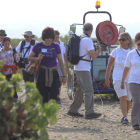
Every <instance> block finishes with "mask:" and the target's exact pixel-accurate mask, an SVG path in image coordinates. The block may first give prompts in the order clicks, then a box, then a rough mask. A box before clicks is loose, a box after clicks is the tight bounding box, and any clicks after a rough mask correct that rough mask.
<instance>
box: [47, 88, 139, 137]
mask: <svg viewBox="0 0 140 140" xmlns="http://www.w3.org/2000/svg"><path fill="white" fill-rule="evenodd" d="M94 101H95V104H94V107H95V112H99V113H102V116H101V117H100V118H98V119H91V120H87V119H85V118H84V117H83V118H76V117H71V116H68V115H67V112H68V109H69V106H70V105H71V103H72V100H69V98H68V96H67V87H66V86H62V90H61V102H62V103H61V104H60V105H59V108H60V109H59V112H58V114H57V119H58V120H57V123H56V124H55V125H53V126H48V127H47V131H48V133H49V136H50V140H61V139H63V140H140V131H139V130H133V128H132V126H131V109H130V111H129V115H128V119H129V125H122V124H121V123H120V121H121V118H122V113H121V109H120V105H119V101H118V100H116V99H113V98H110V96H109V97H104V98H102V101H103V103H102V102H101V98H100V96H99V95H94ZM79 112H80V113H83V114H84V104H83V105H82V106H81V108H80V110H79Z"/></svg>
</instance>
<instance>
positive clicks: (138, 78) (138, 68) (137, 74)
mask: <svg viewBox="0 0 140 140" xmlns="http://www.w3.org/2000/svg"><path fill="white" fill-rule="evenodd" d="M139 54H140V51H139ZM125 67H129V68H131V70H130V72H129V80H128V83H138V84H140V56H139V55H138V54H137V52H136V49H134V50H132V51H131V52H129V53H128V55H127V58H126V62H125Z"/></svg>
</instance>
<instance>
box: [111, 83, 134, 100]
mask: <svg viewBox="0 0 140 140" xmlns="http://www.w3.org/2000/svg"><path fill="white" fill-rule="evenodd" d="M113 84H114V89H115V91H116V94H117V96H118V98H120V97H122V96H127V100H128V101H131V98H132V97H131V93H130V91H129V89H128V83H127V82H125V83H124V89H121V81H113Z"/></svg>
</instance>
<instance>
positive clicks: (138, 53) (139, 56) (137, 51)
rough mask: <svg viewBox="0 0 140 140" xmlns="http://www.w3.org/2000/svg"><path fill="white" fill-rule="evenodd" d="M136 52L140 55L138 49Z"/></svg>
mask: <svg viewBox="0 0 140 140" xmlns="http://www.w3.org/2000/svg"><path fill="white" fill-rule="evenodd" d="M136 52H137V54H138V55H139V57H140V54H139V52H138V50H137V49H136Z"/></svg>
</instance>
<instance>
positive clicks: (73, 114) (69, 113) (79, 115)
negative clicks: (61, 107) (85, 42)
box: [67, 112, 84, 117]
mask: <svg viewBox="0 0 140 140" xmlns="http://www.w3.org/2000/svg"><path fill="white" fill-rule="evenodd" d="M67 114H68V115H69V116H73V117H84V115H83V114H80V113H72V112H68V113H67Z"/></svg>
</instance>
